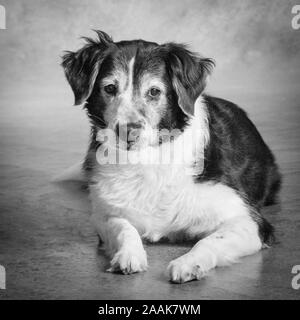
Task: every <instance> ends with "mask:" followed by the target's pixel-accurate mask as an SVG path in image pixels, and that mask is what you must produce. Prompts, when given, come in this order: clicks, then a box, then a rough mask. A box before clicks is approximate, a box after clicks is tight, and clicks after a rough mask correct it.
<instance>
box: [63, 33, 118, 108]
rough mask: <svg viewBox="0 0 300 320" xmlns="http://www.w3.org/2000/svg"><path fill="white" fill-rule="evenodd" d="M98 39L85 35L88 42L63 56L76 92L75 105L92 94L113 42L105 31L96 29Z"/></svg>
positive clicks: (68, 76) (72, 86)
mask: <svg viewBox="0 0 300 320" xmlns="http://www.w3.org/2000/svg"><path fill="white" fill-rule="evenodd" d="M95 32H96V33H97V35H98V39H97V40H93V39H90V38H86V37H83V39H84V40H85V41H86V42H87V43H86V44H85V46H84V47H83V48H81V49H80V50H78V51H76V52H71V51H68V52H66V53H65V55H64V56H63V57H62V66H63V68H64V70H65V75H66V78H67V80H68V81H69V84H70V86H71V88H72V90H73V92H74V96H75V105H78V104H82V103H83V102H84V101H86V100H87V98H88V97H89V96H90V94H91V92H92V90H93V86H94V83H95V80H96V78H97V75H98V71H99V68H100V65H101V62H102V61H103V59H104V56H105V51H106V50H107V49H108V47H109V46H110V45H111V44H112V43H113V40H112V38H111V37H110V36H109V35H107V34H106V33H105V32H102V31H98V30H95Z"/></svg>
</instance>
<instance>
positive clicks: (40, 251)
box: [0, 88, 300, 299]
mask: <svg viewBox="0 0 300 320" xmlns="http://www.w3.org/2000/svg"><path fill="white" fill-rule="evenodd" d="M227 98H231V99H232V100H234V101H235V102H239V103H240V104H241V105H242V106H243V107H245V109H247V111H249V114H250V116H251V118H252V119H253V120H254V122H255V123H256V124H257V126H258V127H259V129H260V131H261V132H262V134H263V136H264V138H265V140H266V141H267V143H268V144H269V145H270V146H271V147H272V149H273V150H274V152H275V154H276V156H277V158H278V162H279V164H280V167H281V169H282V172H283V176H284V183H283V189H282V193H281V208H280V207H279V206H276V207H273V208H269V209H268V212H266V215H267V216H268V218H269V220H270V221H271V222H272V223H273V224H274V225H275V227H276V229H277V236H278V244H276V245H275V246H274V247H272V248H271V249H268V250H263V251H262V252H260V253H258V254H256V255H253V256H251V257H247V258H245V259H243V260H242V261H241V263H239V264H236V265H234V266H231V267H227V268H218V269H216V270H214V271H212V272H210V274H209V275H208V276H207V277H206V278H205V279H203V280H201V281H198V282H197V281H195V282H190V283H186V284H183V285H176V284H171V283H169V282H168V278H167V276H166V274H165V268H166V266H167V265H168V262H169V261H170V260H172V259H174V258H175V257H178V256H179V255H181V254H183V253H185V252H186V250H188V247H189V245H182V244H181V245H169V244H158V245H147V246H146V249H147V252H148V258H149V264H150V267H149V271H148V272H146V273H143V274H135V275H130V276H123V275H117V274H110V273H106V272H105V268H106V267H107V265H108V261H107V260H106V258H105V257H104V255H103V252H102V250H101V249H97V237H96V234H95V232H94V230H93V227H92V225H91V224H90V221H89V215H90V204H89V201H88V199H87V192H86V191H85V190H84V189H82V187H81V186H80V185H78V184H75V183H68V184H60V185H57V184H52V183H51V182H50V180H51V178H52V177H53V176H54V175H55V174H57V173H59V172H61V171H62V170H63V169H65V168H67V167H68V166H70V165H72V164H73V163H75V162H76V161H78V160H80V159H81V157H82V156H83V154H84V151H85V149H86V143H87V139H88V124H87V121H86V119H85V115H84V114H83V112H82V111H81V110H80V108H76V107H71V106H70V105H71V99H70V96H68V97H67V98H65V97H64V96H62V97H60V96H59V95H58V94H56V93H55V91H53V90H52V91H51V90H50V89H49V90H48V91H47V90H46V91H45V92H36V91H35V90H34V88H32V89H31V91H30V90H29V91H24V92H20V93H19V94H18V95H16V94H15V93H14V94H12V93H8V92H6V93H2V94H1V100H0V101H1V102H0V104H1V108H0V132H1V140H0V146H1V148H0V154H1V155H0V164H1V169H0V174H1V177H0V210H1V211H0V264H2V265H4V266H5V268H6V273H7V284H6V285H7V289H6V290H0V299H34V298H38V299H167V298H170V299H238V298H241V299H287V298H289V299H299V298H300V290H298V291H296V290H294V289H292V287H291V280H292V276H293V275H292V274H291V269H292V267H293V266H294V265H296V264H300V212H299V209H300V197H299V190H300V188H299V182H300V179H299V176H300V163H299V159H300V149H299V146H298V145H299V139H300V126H299V123H298V122H299V120H300V114H299V113H300V105H299V101H300V100H299V99H297V97H296V96H292V97H289V98H284V97H283V96H267V97H257V96H255V95H253V96H252V97H245V96H241V95H235V96H234V95H228V96H227ZM298 98H299V97H298Z"/></svg>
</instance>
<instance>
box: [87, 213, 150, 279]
mask: <svg viewBox="0 0 300 320" xmlns="http://www.w3.org/2000/svg"><path fill="white" fill-rule="evenodd" d="M92 219H93V221H94V223H95V225H96V227H97V230H98V232H99V234H100V237H101V238H102V240H103V242H104V246H105V248H106V253H107V254H108V255H109V256H110V257H111V258H112V260H111V261H110V264H111V267H110V268H109V269H108V271H109V272H119V271H121V272H123V273H124V274H130V273H134V272H141V271H145V270H146V269H147V255H146V251H145V250H144V248H143V243H142V240H141V237H140V235H139V233H138V231H137V230H136V229H135V227H134V226H133V225H131V224H130V222H129V221H128V220H126V219H124V218H121V217H116V216H109V217H106V218H100V217H99V215H98V214H93V216H92Z"/></svg>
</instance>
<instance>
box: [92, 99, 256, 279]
mask: <svg viewBox="0 0 300 320" xmlns="http://www.w3.org/2000/svg"><path fill="white" fill-rule="evenodd" d="M196 129H197V130H196ZM199 129H200V131H199ZM191 131H192V132H197V134H196V136H197V138H196V139H195V140H194V141H191V142H190V144H189V145H188V147H187V146H185V148H186V147H187V148H188V149H189V151H192V152H191V153H190V154H193V155H194V156H195V154H194V153H193V151H194V150H196V149H197V148H196V147H197V146H199V145H201V146H202V147H204V145H205V144H206V143H207V142H208V141H209V131H208V122H207V116H206V107H205V105H204V104H203V103H202V101H201V98H199V99H198V100H197V102H196V104H195V116H194V118H193V119H192V121H191V123H190V126H189V127H188V128H187V129H186V130H185V132H184V133H183V134H182V135H181V136H179V138H178V139H183V137H184V135H186V134H188V133H189V132H191ZM179 141H180V140H177V141H175V142H174V143H175V144H176V143H178V142H179ZM180 146H181V144H180V143H178V145H176V148H179V147H180ZM179 151H180V150H179ZM182 152H183V150H182ZM179 154H180V152H179ZM190 160H191V161H190V163H184V164H183V163H181V164H171V165H163V164H161V165H142V164H136V165H130V164H127V165H102V166H100V165H99V166H98V167H97V168H96V169H95V171H94V173H93V178H92V183H91V185H90V197H91V200H92V205H93V215H92V219H93V222H94V224H95V225H96V227H97V230H98V232H99V234H100V236H101V238H102V240H103V241H104V243H105V247H106V251H107V253H108V255H109V256H110V257H111V258H112V260H111V268H110V269H109V271H116V270H121V271H123V272H124V273H132V272H138V271H143V270H145V269H146V268H147V257H146V253H145V250H144V248H143V245H142V240H141V239H142V238H144V239H148V240H150V241H153V242H155V241H158V240H160V239H161V238H162V237H168V238H170V239H171V240H174V239H176V238H179V237H180V236H181V235H182V234H184V235H185V237H186V238H195V239H197V240H199V239H200V237H201V236H203V235H207V237H206V238H204V239H202V240H199V241H198V242H197V243H196V245H195V246H194V247H193V248H192V249H191V250H190V251H189V252H188V253H186V254H185V255H184V256H182V257H179V258H178V259H176V260H174V261H172V262H171V263H170V265H169V267H168V270H169V275H170V278H171V280H172V281H174V282H185V281H189V280H192V279H199V278H201V277H202V276H203V275H204V274H205V273H206V272H208V271H209V270H210V269H212V268H214V267H216V266H221V265H226V264H229V263H232V262H235V261H236V260H237V259H239V258H240V257H242V256H245V255H249V254H252V253H254V252H256V251H258V250H259V249H260V248H261V241H260V238H259V236H258V230H257V229H258V228H257V225H256V224H255V222H254V221H253V220H252V219H251V217H250V214H249V209H248V207H247V205H246V204H245V202H244V201H243V199H242V198H241V197H240V196H239V195H238V194H237V193H236V192H235V191H234V190H233V189H231V188H229V187H227V186H225V185H223V184H221V183H214V182H205V183H195V182H194V181H193V176H192V175H191V174H187V170H186V169H193V170H198V169H197V166H196V168H195V167H192V160H193V159H192V158H191V159H190Z"/></svg>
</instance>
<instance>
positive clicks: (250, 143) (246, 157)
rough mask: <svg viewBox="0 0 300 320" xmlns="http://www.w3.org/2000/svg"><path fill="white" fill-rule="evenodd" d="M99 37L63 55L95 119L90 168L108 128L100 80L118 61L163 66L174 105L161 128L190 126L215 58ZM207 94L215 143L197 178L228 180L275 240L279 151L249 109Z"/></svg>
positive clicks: (138, 68) (78, 95) (139, 67)
mask: <svg viewBox="0 0 300 320" xmlns="http://www.w3.org/2000/svg"><path fill="white" fill-rule="evenodd" d="M97 34H98V40H96V41H95V40H91V39H88V38H85V39H86V41H87V44H86V45H85V46H84V47H83V48H82V49H80V50H79V51H77V52H75V53H74V52H68V53H67V54H66V55H65V56H64V57H63V63H62V65H63V67H64V69H65V73H66V77H67V79H68V81H69V82H70V85H71V87H72V89H73V91H74V95H75V104H80V103H82V102H86V104H85V108H86V110H87V113H88V116H89V117H90V119H91V122H92V130H91V142H90V146H89V150H88V153H87V157H86V161H85V164H84V168H85V169H86V171H87V172H88V171H90V170H91V169H92V168H93V165H94V161H95V152H96V149H97V147H98V146H99V143H98V142H97V141H96V133H97V128H103V127H105V126H106V123H105V121H104V119H103V111H104V110H105V107H106V106H105V105H104V102H103V99H102V96H101V93H100V90H99V86H98V85H97V83H98V82H99V81H100V79H101V77H104V76H106V75H107V74H108V73H109V72H111V71H112V68H113V66H114V65H116V64H118V65H121V66H123V67H124V68H127V62H128V61H129V60H130V59H131V58H132V57H135V65H134V79H135V80H136V81H135V86H138V84H139V81H138V78H139V77H140V76H141V75H142V74H143V72H144V71H149V70H151V72H153V73H155V72H159V70H160V68H161V67H162V66H163V67H164V70H165V73H164V81H165V84H166V87H167V88H168V92H167V98H168V110H167V112H166V113H165V115H164V117H163V118H162V119H161V122H160V124H159V129H163V128H166V129H173V128H177V129H180V130H184V128H185V126H186V125H187V123H188V120H189V116H190V115H192V114H193V112H194V110H193V106H194V102H195V100H196V98H197V97H198V96H199V94H201V93H202V91H203V90H204V88H205V83H206V77H207V75H208V74H209V73H210V71H211V69H212V67H213V65H214V63H213V61H212V60H211V59H205V58H202V57H200V56H199V55H196V54H194V53H192V52H190V51H188V50H187V48H186V47H185V46H184V45H181V44H175V43H167V44H164V45H158V44H157V43H154V42H146V41H143V40H134V41H121V42H113V40H112V39H111V38H110V37H109V36H108V35H107V34H106V33H104V32H101V31H97ZM203 96H204V102H205V104H206V107H207V112H208V121H209V134H210V142H209V144H208V146H207V147H206V150H205V159H204V171H203V172H202V173H201V174H199V175H198V176H196V177H195V182H196V183H201V182H204V181H215V182H222V183H224V184H226V185H228V186H230V187H231V188H233V189H235V190H236V191H237V192H238V193H239V194H240V195H241V196H242V197H243V198H244V199H245V201H246V203H247V204H248V206H249V208H250V211H251V216H252V218H253V220H254V221H256V223H257V224H258V227H259V233H260V236H261V238H262V240H263V241H264V242H266V243H268V242H270V241H271V239H272V237H273V227H272V226H271V225H270V223H269V222H268V221H267V220H266V219H265V218H263V217H262V216H261V214H260V209H261V208H262V206H264V205H269V204H273V203H274V202H275V200H276V196H277V193H278V191H279V189H280V184H281V177H280V174H279V171H278V167H277V165H276V163H275V160H274V156H273V154H272V152H271V151H270V149H269V148H268V146H267V145H266V144H265V142H264V141H263V139H262V137H261V136H260V134H259V133H258V131H257V129H256V127H255V126H254V124H253V123H252V122H251V121H250V120H249V118H248V117H247V115H246V113H245V112H244V111H243V110H242V109H240V108H239V107H238V106H236V105H235V104H233V103H231V102H229V101H225V100H223V99H219V98H214V97H211V96H208V95H203Z"/></svg>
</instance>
